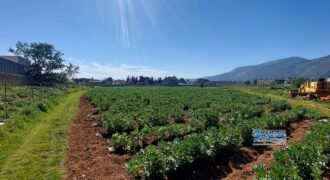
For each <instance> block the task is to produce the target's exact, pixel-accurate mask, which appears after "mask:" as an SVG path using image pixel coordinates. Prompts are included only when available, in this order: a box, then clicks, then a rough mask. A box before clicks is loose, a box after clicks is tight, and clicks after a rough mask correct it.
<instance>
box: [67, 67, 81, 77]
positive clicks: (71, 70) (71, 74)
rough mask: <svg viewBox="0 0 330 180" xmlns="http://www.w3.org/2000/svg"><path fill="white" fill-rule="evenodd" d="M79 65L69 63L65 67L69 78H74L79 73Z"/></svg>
mask: <svg viewBox="0 0 330 180" xmlns="http://www.w3.org/2000/svg"><path fill="white" fill-rule="evenodd" d="M79 69H80V68H79V67H78V66H76V65H73V64H71V63H69V65H68V66H67V67H66V69H65V74H66V75H67V77H68V78H69V79H73V78H74V76H75V75H76V74H78V73H79Z"/></svg>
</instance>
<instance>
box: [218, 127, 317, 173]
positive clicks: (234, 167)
mask: <svg viewBox="0 0 330 180" xmlns="http://www.w3.org/2000/svg"><path fill="white" fill-rule="evenodd" d="M317 124H319V123H318V122H315V121H303V122H295V123H292V124H291V126H290V129H291V130H290V131H291V134H290V135H289V136H288V138H287V147H288V146H290V144H291V143H292V142H293V141H300V140H301V139H302V138H303V137H304V135H305V134H306V133H307V131H308V130H309V128H310V127H311V126H314V125H317ZM280 148H281V147H280V146H273V147H270V148H267V149H265V150H262V151H260V150H259V151H258V150H257V149H253V148H246V147H244V148H241V150H240V152H239V153H238V154H236V155H234V156H233V157H231V158H230V163H229V167H230V169H231V170H230V171H231V172H229V173H228V174H227V175H226V176H225V177H224V178H223V179H225V180H226V179H251V180H252V179H253V177H254V172H253V168H254V166H255V165H258V164H265V166H266V168H270V167H271V163H272V162H273V161H274V157H273V156H272V154H273V153H274V152H275V151H278V150H279V149H280Z"/></svg>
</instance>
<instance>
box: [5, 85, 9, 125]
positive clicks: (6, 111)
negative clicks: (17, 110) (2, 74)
mask: <svg viewBox="0 0 330 180" xmlns="http://www.w3.org/2000/svg"><path fill="white" fill-rule="evenodd" d="M7 119H8V109H7V83H5V120H6V121H7Z"/></svg>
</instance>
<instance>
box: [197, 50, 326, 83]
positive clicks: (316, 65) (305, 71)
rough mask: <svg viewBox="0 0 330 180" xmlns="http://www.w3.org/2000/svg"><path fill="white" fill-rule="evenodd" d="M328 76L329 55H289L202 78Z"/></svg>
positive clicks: (252, 78) (217, 79)
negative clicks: (314, 57)
mask: <svg viewBox="0 0 330 180" xmlns="http://www.w3.org/2000/svg"><path fill="white" fill-rule="evenodd" d="M328 76H330V55H329V56H325V57H321V58H316V59H305V58H301V57H289V58H285V59H279V60H274V61H269V62H266V63H263V64H259V65H252V66H243V67H239V68H236V69H234V70H232V71H230V72H227V73H223V74H219V75H215V76H208V77H204V78H203V79H208V80H210V81H247V80H255V79H285V78H289V77H304V78H309V79H318V78H326V77H328Z"/></svg>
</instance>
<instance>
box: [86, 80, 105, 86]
mask: <svg viewBox="0 0 330 180" xmlns="http://www.w3.org/2000/svg"><path fill="white" fill-rule="evenodd" d="M89 84H90V85H92V86H100V85H101V84H102V81H101V80H98V79H93V80H90V81H89Z"/></svg>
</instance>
